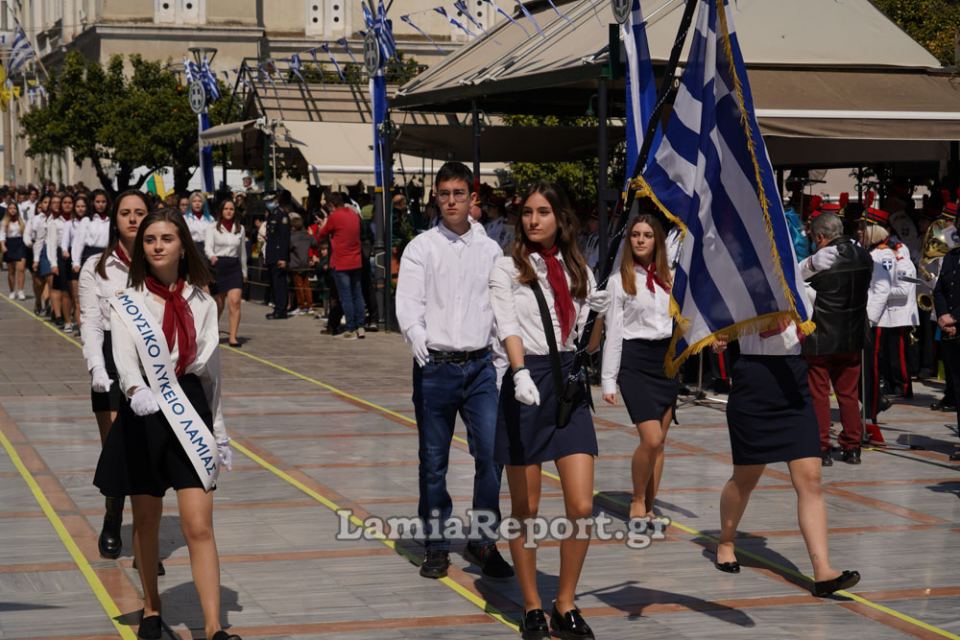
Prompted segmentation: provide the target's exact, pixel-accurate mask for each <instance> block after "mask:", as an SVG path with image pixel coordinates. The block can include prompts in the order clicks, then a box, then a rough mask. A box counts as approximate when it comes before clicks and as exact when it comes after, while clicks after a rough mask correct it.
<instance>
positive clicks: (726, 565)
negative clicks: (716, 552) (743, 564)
mask: <svg viewBox="0 0 960 640" xmlns="http://www.w3.org/2000/svg"><path fill="white" fill-rule="evenodd" d="M713 566H715V567H716V568H717V569H718V570H719V571H723V572H724V573H740V563H739V562H737V561H736V560H734V561H733V562H714V563H713Z"/></svg>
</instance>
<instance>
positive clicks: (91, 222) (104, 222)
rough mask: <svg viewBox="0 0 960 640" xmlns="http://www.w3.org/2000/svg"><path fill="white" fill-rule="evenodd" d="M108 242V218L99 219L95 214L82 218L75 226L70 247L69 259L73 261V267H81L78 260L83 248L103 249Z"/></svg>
mask: <svg viewBox="0 0 960 640" xmlns="http://www.w3.org/2000/svg"><path fill="white" fill-rule="evenodd" d="M109 241H110V219H109V218H101V217H100V216H98V215H97V214H93V215H90V216H87V217H86V218H83V219H82V220H81V221H80V224H79V225H77V229H76V232H75V233H74V234H73V242H72V243H71V245H70V258H71V259H72V260H73V266H75V267H82V266H83V265H82V264H80V260H81V259H82V258H83V250H84V249H85V248H87V247H97V248H98V249H103V248H105V247H106V246H107V243H108V242H109Z"/></svg>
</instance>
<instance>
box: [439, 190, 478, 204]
mask: <svg viewBox="0 0 960 640" xmlns="http://www.w3.org/2000/svg"><path fill="white" fill-rule="evenodd" d="M469 196H470V193H469V192H467V191H464V190H462V189H457V190H455V191H438V192H437V200H438V201H440V202H446V201H447V200H449V199H450V198H451V197H452V198H453V199H454V201H455V202H466V201H467V198H468V197H469Z"/></svg>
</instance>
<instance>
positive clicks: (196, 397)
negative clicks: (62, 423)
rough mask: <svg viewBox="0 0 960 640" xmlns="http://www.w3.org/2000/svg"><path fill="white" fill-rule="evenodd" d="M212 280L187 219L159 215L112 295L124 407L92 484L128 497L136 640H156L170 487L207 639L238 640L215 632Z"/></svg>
mask: <svg viewBox="0 0 960 640" xmlns="http://www.w3.org/2000/svg"><path fill="white" fill-rule="evenodd" d="M209 278H210V274H209V272H208V270H207V268H206V266H205V264H204V262H203V259H202V258H201V256H200V254H199V252H198V251H197V248H196V246H195V245H194V244H193V241H192V240H191V239H190V232H189V230H188V229H187V226H186V223H185V221H184V219H183V216H182V215H180V213H179V212H177V211H176V210H173V209H162V210H160V211H156V212H154V213H151V214H149V215H147V216H146V217H145V218H144V220H143V221H142V222H141V223H140V228H139V230H138V232H137V237H136V240H135V242H134V247H133V256H131V264H130V278H129V288H128V289H126V290H124V291H122V292H121V293H119V294H118V295H116V296H114V297H113V299H112V300H111V307H110V325H111V328H112V333H113V356H114V359H115V361H116V364H117V372H118V376H119V382H120V388H121V390H122V391H123V393H124V394H125V395H126V397H128V398H129V400H130V401H129V403H124V404H123V405H122V406H121V409H120V416H119V418H118V420H119V422H118V428H116V429H111V430H110V433H109V434H108V436H107V441H106V443H105V444H104V447H103V452H102V453H101V455H100V461H99V463H98V465H97V473H96V477H95V480H94V484H96V486H97V487H98V488H99V489H100V491H101V492H102V493H103V494H104V495H107V496H113V497H120V496H125V495H129V496H131V502H132V504H133V530H134V549H135V553H136V557H137V566H138V570H139V572H140V581H141V583H142V585H143V593H144V607H143V619H142V621H141V623H140V628H139V631H138V636H139V637H141V638H147V639H159V638H160V637H161V635H162V628H163V625H162V622H161V619H160V595H159V591H158V588H157V566H158V561H159V539H158V538H159V531H160V517H161V513H162V510H163V495H164V493H166V490H167V489H169V488H171V487H172V488H173V489H174V490H175V491H176V492H177V504H178V506H179V513H180V523H181V528H182V529H183V533H184V537H185V538H186V540H187V547H188V549H189V551H190V567H191V570H192V573H193V578H194V584H195V586H196V589H197V593H198V595H199V597H200V606H201V608H202V609H203V619H204V630H205V632H206V637H207V638H209V639H210V640H237V639H238V636H235V635H228V634H227V633H226V632H225V631H223V630H222V629H221V625H220V563H219V559H218V555H217V546H216V541H215V539H214V535H213V489H215V488H216V482H217V476H218V473H219V470H220V468H221V467H223V466H225V467H227V468H228V469H229V468H230V448H229V444H228V443H229V438H227V437H226V431H225V429H224V421H223V411H222V409H221V404H220V388H221V381H220V360H219V354H218V342H219V330H218V327H217V307H216V304H215V303H214V301H213V298H211V297H210V295H209V294H207V293H205V292H204V291H203V290H202V289H201V287H202V286H203V285H205V284H206V283H207V282H208V281H209ZM147 380H149V383H148V382H147Z"/></svg>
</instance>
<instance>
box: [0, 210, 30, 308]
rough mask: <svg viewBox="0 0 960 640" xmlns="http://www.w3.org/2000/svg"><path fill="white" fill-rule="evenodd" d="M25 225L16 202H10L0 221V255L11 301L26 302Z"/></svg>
mask: <svg viewBox="0 0 960 640" xmlns="http://www.w3.org/2000/svg"><path fill="white" fill-rule="evenodd" d="M25 233H26V224H25V223H24V222H23V218H22V217H21V216H20V208H19V207H18V206H17V203H16V202H12V201H11V202H10V204H8V205H7V210H6V212H5V213H4V215H3V220H2V221H0V253H2V254H3V261H4V262H5V263H7V280H8V284H9V285H10V299H11V300H15V299H16V300H26V298H27V296H26V294H24V292H23V282H24V279H25V278H26V273H25V269H26V262H27V246H26V244H25V243H24V241H23V237H24V235H25Z"/></svg>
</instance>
